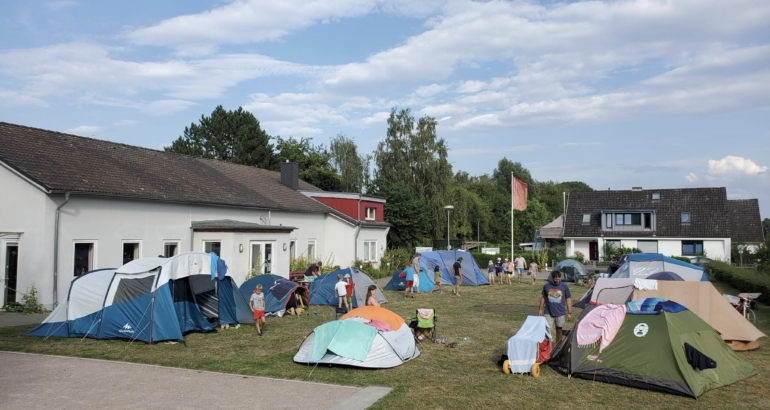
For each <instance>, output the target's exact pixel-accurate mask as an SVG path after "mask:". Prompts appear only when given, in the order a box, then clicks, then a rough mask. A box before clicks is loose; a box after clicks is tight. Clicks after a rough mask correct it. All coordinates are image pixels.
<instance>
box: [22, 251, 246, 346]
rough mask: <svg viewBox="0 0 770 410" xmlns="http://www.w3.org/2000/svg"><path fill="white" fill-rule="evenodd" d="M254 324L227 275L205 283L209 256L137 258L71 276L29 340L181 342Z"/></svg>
mask: <svg viewBox="0 0 770 410" xmlns="http://www.w3.org/2000/svg"><path fill="white" fill-rule="evenodd" d="M237 323H254V319H253V318H252V315H251V312H250V309H249V307H248V303H247V302H246V300H244V299H243V297H242V296H241V294H240V292H238V289H237V288H236V287H235V286H234V283H233V280H232V278H231V277H230V276H225V277H224V278H223V279H221V280H219V279H215V280H212V279H211V257H210V255H209V254H206V253H196V252H189V253H183V254H180V255H176V256H173V257H171V258H140V259H136V260H133V261H131V262H129V263H127V264H125V265H123V266H121V267H120V268H118V269H104V270H97V271H93V272H89V273H87V274H83V275H81V276H79V277H76V278H75V279H73V280H72V282H71V283H70V290H69V293H68V295H67V300H66V301H65V302H63V303H61V304H60V305H59V306H58V307H57V308H56V309H54V311H53V312H51V314H50V315H49V316H48V317H47V318H46V319H45V320H44V321H43V323H41V324H40V325H39V326H37V327H36V328H34V329H32V330H31V331H30V332H29V333H27V335H29V336H45V337H48V336H57V337H91V338H95V339H113V338H117V339H130V340H141V341H144V342H148V343H155V342H160V341H166V340H177V341H181V340H184V336H183V335H184V334H186V333H189V332H209V331H213V330H214V328H215V326H217V325H218V324H222V325H224V324H232V325H234V324H237Z"/></svg>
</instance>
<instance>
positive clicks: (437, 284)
mask: <svg viewBox="0 0 770 410" xmlns="http://www.w3.org/2000/svg"><path fill="white" fill-rule="evenodd" d="M433 283H435V285H434V286H433V289H431V290H430V292H428V293H433V291H434V290H436V287H438V293H444V292H443V291H442V290H441V271H440V270H439V268H438V266H434V267H433Z"/></svg>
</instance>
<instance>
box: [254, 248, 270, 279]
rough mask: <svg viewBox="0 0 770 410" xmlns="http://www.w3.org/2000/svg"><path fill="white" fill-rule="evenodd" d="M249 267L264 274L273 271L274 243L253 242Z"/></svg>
mask: <svg viewBox="0 0 770 410" xmlns="http://www.w3.org/2000/svg"><path fill="white" fill-rule="evenodd" d="M249 260H250V261H251V262H249V267H250V269H254V272H255V273H257V274H259V275H262V274H265V273H273V244H272V243H266V242H252V243H251V254H250V255H249Z"/></svg>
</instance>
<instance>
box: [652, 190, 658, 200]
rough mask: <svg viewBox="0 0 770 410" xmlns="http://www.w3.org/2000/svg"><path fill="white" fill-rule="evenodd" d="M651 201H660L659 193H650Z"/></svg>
mask: <svg viewBox="0 0 770 410" xmlns="http://www.w3.org/2000/svg"><path fill="white" fill-rule="evenodd" d="M652 200H653V201H660V192H653V193H652Z"/></svg>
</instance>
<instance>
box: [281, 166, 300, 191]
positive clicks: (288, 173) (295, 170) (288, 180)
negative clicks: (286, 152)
mask: <svg viewBox="0 0 770 410" xmlns="http://www.w3.org/2000/svg"><path fill="white" fill-rule="evenodd" d="M281 183H282V184H284V185H286V186H287V187H289V188H291V189H293V190H295V191H296V190H297V189H298V188H299V165H297V163H296V162H289V161H288V160H287V161H286V162H281Z"/></svg>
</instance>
